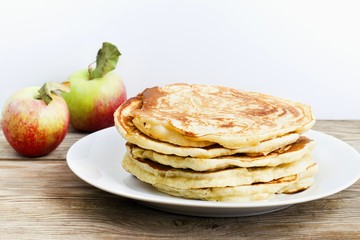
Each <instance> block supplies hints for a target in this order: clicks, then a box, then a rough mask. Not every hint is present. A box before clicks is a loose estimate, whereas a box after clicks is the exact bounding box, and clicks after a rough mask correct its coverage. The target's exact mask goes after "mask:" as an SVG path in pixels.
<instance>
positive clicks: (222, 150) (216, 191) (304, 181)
mask: <svg viewBox="0 0 360 240" xmlns="http://www.w3.org/2000/svg"><path fill="white" fill-rule="evenodd" d="M114 117H115V125H116V128H117V130H118V131H119V133H120V134H121V135H122V136H123V137H124V138H125V140H126V141H127V143H126V149H127V151H126V153H125V156H124V157H123V161H122V166H123V167H124V169H125V170H126V171H128V172H130V173H131V174H133V175H134V176H136V177H137V178H138V179H139V180H141V181H143V182H146V183H149V184H151V185H153V186H154V187H155V188H156V189H158V190H159V191H161V192H164V193H167V194H170V195H174V196H180V197H184V198H191V199H203V200H214V201H253V200H263V199H269V198H271V197H273V196H274V195H275V194H278V193H296V192H299V191H302V190H305V189H307V188H308V187H309V186H311V185H312V184H313V176H314V174H315V173H316V171H317V165H316V163H315V162H313V161H312V158H311V152H312V149H313V148H314V141H312V140H310V139H308V138H307V137H305V136H303V133H304V132H306V131H308V130H309V129H310V128H311V127H312V126H313V125H314V123H315V119H314V118H313V115H312V112H311V108H310V107H309V106H307V105H304V104H301V103H297V102H293V101H289V100H284V99H280V98H276V97H273V96H269V95H265V94H261V93H255V92H245V91H240V90H236V89H232V88H227V87H221V86H208V85H197V84H192V85H191V84H172V85H166V86H163V87H153V88H148V89H145V90H144V91H143V92H142V93H140V94H138V95H137V96H136V97H133V98H130V99H128V100H127V101H125V102H124V103H123V104H122V105H121V106H120V107H119V108H118V109H117V111H116V112H115V114H114Z"/></svg>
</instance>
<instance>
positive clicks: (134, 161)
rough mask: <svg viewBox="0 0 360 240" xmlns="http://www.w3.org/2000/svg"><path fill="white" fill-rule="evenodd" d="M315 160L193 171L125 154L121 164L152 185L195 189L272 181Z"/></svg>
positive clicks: (293, 172) (306, 157)
mask: <svg viewBox="0 0 360 240" xmlns="http://www.w3.org/2000/svg"><path fill="white" fill-rule="evenodd" d="M312 164H313V161H312V160H311V157H310V155H305V156H304V157H303V158H302V159H300V160H298V161H295V162H291V163H284V164H281V165H278V166H275V167H254V168H239V167H237V168H228V169H223V170H218V171H203V172H198V171H193V170H188V169H177V168H172V167H169V166H166V165H162V164H159V163H156V162H153V161H151V160H148V159H145V158H133V157H132V156H131V155H129V154H125V156H124V159H123V162H122V166H123V167H124V169H125V170H126V171H128V172H130V173H131V174H133V175H134V176H136V177H137V178H138V179H140V180H141V181H143V182H147V183H150V184H152V185H155V184H162V185H166V186H169V187H174V188H181V189H192V188H210V187H229V186H238V185H249V184H253V183H256V182H270V181H272V180H275V179H279V178H282V177H286V176H289V175H293V174H298V173H300V172H303V171H305V170H306V169H307V168H308V167H309V166H311V165H312Z"/></svg>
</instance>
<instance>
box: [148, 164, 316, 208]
mask: <svg viewBox="0 0 360 240" xmlns="http://www.w3.org/2000/svg"><path fill="white" fill-rule="evenodd" d="M317 170H318V166H317V165H316V164H313V165H311V166H309V167H308V168H307V169H306V171H304V172H302V173H299V174H297V175H291V176H287V177H283V178H280V179H276V180H273V181H270V182H266V183H256V184H251V185H241V186H234V187H218V188H195V189H180V188H174V187H169V186H166V185H162V184H155V185H154V187H155V188H156V189H158V190H159V191H161V192H164V193H166V194H169V195H173V196H177V197H183V198H189V199H200V200H207V201H236V202H250V201H259V200H268V199H271V198H273V197H274V196H275V194H280V193H297V192H300V191H303V190H306V189H307V188H309V187H310V186H311V185H312V184H313V182H314V179H313V176H314V174H315V173H316V172H317Z"/></svg>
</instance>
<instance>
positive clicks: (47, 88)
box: [36, 82, 70, 105]
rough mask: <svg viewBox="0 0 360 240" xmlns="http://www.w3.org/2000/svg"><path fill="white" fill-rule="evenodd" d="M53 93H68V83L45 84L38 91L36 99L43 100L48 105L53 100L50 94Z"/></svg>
mask: <svg viewBox="0 0 360 240" xmlns="http://www.w3.org/2000/svg"><path fill="white" fill-rule="evenodd" d="M55 91H62V92H70V83H69V82H63V83H56V82H47V83H45V84H44V85H43V86H42V87H41V88H40V89H39V90H38V92H39V95H38V96H37V97H36V99H39V100H43V101H45V103H46V105H48V104H49V103H50V102H51V101H52V100H53V97H52V93H53V92H55Z"/></svg>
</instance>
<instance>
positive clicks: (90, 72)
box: [88, 61, 96, 80]
mask: <svg viewBox="0 0 360 240" xmlns="http://www.w3.org/2000/svg"><path fill="white" fill-rule="evenodd" d="M95 63H96V61H93V62H92V63H90V64H89V66H88V72H89V80H91V79H94V77H93V67H92V66H93V65H94V64H95Z"/></svg>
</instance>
